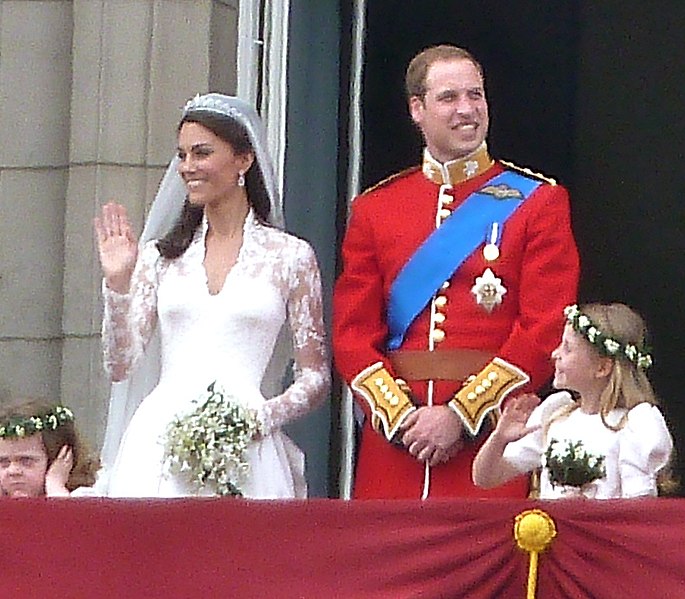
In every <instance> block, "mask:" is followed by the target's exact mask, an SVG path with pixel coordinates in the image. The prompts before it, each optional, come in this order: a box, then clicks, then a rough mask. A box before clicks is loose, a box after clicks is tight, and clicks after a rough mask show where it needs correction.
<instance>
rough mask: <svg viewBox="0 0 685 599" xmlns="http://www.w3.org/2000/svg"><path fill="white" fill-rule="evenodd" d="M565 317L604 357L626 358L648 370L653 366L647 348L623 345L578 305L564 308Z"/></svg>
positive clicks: (630, 344) (628, 344)
mask: <svg viewBox="0 0 685 599" xmlns="http://www.w3.org/2000/svg"><path fill="white" fill-rule="evenodd" d="M564 315H565V316H566V321H567V322H568V323H569V324H570V325H571V326H572V327H573V330H575V331H576V332H577V333H579V334H581V335H583V336H584V337H585V338H586V339H587V340H588V341H589V342H590V343H592V345H594V346H595V347H596V348H597V349H598V350H599V351H600V353H602V354H603V355H605V356H610V357H612V358H618V357H624V358H626V359H627V360H628V361H630V362H632V363H633V364H635V366H637V367H638V368H642V369H647V368H649V367H650V366H651V365H652V363H653V360H652V356H651V355H650V354H649V352H648V351H647V350H646V349H645V348H638V347H637V346H636V345H634V344H633V343H626V344H624V343H621V342H620V341H618V340H617V339H614V338H613V337H610V336H609V335H606V334H604V333H603V332H602V330H601V329H599V328H598V327H597V325H596V324H595V323H593V322H592V320H591V319H590V317H589V316H587V315H586V314H583V313H582V312H581V311H580V308H578V306H577V304H573V305H572V306H567V307H566V308H564Z"/></svg>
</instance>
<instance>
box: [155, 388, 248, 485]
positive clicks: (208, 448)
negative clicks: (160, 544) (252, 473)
mask: <svg viewBox="0 0 685 599" xmlns="http://www.w3.org/2000/svg"><path fill="white" fill-rule="evenodd" d="M193 403H194V404H195V406H196V407H195V409H194V410H193V411H192V412H190V413H188V414H184V415H180V416H177V417H176V418H174V420H173V421H172V422H171V423H170V424H169V426H168V429H167V435H166V440H165V458H166V463H167V464H168V467H169V471H170V472H171V473H172V474H177V475H183V474H185V475H187V476H188V477H189V478H190V480H191V482H192V483H193V484H194V485H195V486H196V488H197V489H198V490H201V489H205V488H208V489H210V490H215V491H216V493H217V494H218V495H222V496H238V497H240V496H242V495H243V490H242V486H243V485H244V482H245V479H246V477H247V474H248V472H249V463H248V461H247V458H246V452H247V448H248V446H249V444H250V442H251V441H252V439H253V438H254V437H255V435H256V434H257V433H258V432H259V426H258V421H257V415H256V412H255V411H254V410H252V409H250V408H248V407H246V406H245V405H243V404H242V403H241V402H240V401H238V399H237V398H236V397H234V396H233V395H231V394H229V393H227V392H226V390H225V389H224V388H223V387H222V386H221V384H220V383H219V382H217V381H215V382H213V383H212V384H211V385H209V387H207V391H206V392H205V393H204V394H203V395H201V396H200V397H199V398H198V399H197V400H195V401H194V402H193Z"/></svg>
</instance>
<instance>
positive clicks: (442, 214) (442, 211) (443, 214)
mask: <svg viewBox="0 0 685 599" xmlns="http://www.w3.org/2000/svg"><path fill="white" fill-rule="evenodd" d="M451 214H452V211H451V210H448V209H447V208H441V209H440V212H438V216H439V217H440V218H441V219H442V220H445V219H446V218H449V217H450V215H451Z"/></svg>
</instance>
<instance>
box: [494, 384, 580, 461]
mask: <svg viewBox="0 0 685 599" xmlns="http://www.w3.org/2000/svg"><path fill="white" fill-rule="evenodd" d="M572 403H573V399H571V395H570V394H569V393H568V392H566V391H560V392H559V393H554V394H552V395H550V396H549V397H547V399H545V400H544V401H543V402H542V403H541V404H540V405H539V406H537V407H536V408H535V409H534V410H533V412H532V413H531V415H530V417H529V418H528V422H527V423H526V425H527V426H528V427H539V428H538V429H537V430H535V431H533V432H532V433H529V434H527V435H526V436H525V437H523V438H522V439H519V440H518V441H512V442H511V443H508V444H507V446H506V447H505V448H504V459H505V460H506V461H507V462H508V463H509V464H511V465H512V466H513V467H514V468H516V470H518V471H519V472H521V473H522V474H523V473H526V472H531V471H532V470H534V469H535V468H539V467H540V466H541V465H542V454H543V453H544V452H545V449H546V439H545V429H546V425H547V424H548V423H549V420H550V418H551V417H552V415H553V414H554V413H555V412H557V411H559V410H560V409H561V408H564V407H566V406H569V405H571V404H572Z"/></svg>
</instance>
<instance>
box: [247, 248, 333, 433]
mask: <svg viewBox="0 0 685 599" xmlns="http://www.w3.org/2000/svg"><path fill="white" fill-rule="evenodd" d="M300 243H301V246H300V248H298V252H297V258H296V260H295V265H294V268H293V270H292V272H291V273H290V282H289V297H288V323H289V326H290V330H291V331H292V346H293V353H294V358H295V365H294V373H293V374H294V380H293V383H292V384H291V385H290V386H289V387H288V388H287V389H286V390H285V391H284V392H283V393H282V394H281V395H277V396H276V397H273V398H271V399H269V400H267V401H266V403H265V404H264V406H263V408H262V409H263V412H262V414H260V419H261V420H262V428H263V432H264V433H265V434H268V433H269V432H271V431H273V430H274V429H277V428H280V427H281V426H283V425H284V424H286V423H288V422H291V421H293V420H295V419H297V418H299V417H301V416H303V415H304V414H306V413H307V412H309V411H310V410H312V409H313V408H314V407H315V406H316V405H318V404H319V403H321V402H322V401H323V400H324V398H325V397H326V395H327V393H328V390H329V387H330V382H331V381H330V378H331V375H330V368H329V365H328V351H327V346H326V334H325V331H324V324H323V304H322V300H321V275H320V273H319V266H318V264H317V261H316V256H315V255H314V251H313V250H312V248H311V247H310V246H309V245H308V244H306V243H304V242H300Z"/></svg>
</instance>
